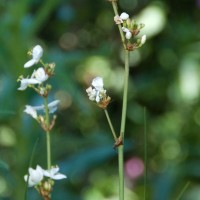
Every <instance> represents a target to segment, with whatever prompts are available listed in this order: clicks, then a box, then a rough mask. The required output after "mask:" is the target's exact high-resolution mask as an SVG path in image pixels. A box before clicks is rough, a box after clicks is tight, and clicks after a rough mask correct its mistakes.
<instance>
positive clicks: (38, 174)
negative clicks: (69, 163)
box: [24, 165, 67, 187]
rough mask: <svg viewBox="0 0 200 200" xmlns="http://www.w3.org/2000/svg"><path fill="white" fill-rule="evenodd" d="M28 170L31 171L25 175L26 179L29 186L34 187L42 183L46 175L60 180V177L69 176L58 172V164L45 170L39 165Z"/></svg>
mask: <svg viewBox="0 0 200 200" xmlns="http://www.w3.org/2000/svg"><path fill="white" fill-rule="evenodd" d="M28 171H29V174H28V175H27V174H26V175H25V176H24V180H25V181H26V182H28V186H29V187H33V186H36V185H38V184H40V183H41V182H42V181H43V180H44V178H45V177H47V178H50V179H53V180H60V179H64V178H67V177H66V176H65V175H64V174H60V173H59V172H58V171H59V167H58V166H55V167H52V168H51V169H49V170H44V169H42V167H40V166H39V165H37V167H36V169H33V168H29V169H28Z"/></svg>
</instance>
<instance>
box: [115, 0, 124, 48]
mask: <svg viewBox="0 0 200 200" xmlns="http://www.w3.org/2000/svg"><path fill="white" fill-rule="evenodd" d="M112 7H113V10H114V13H115V16H116V15H119V14H118V10H117V3H116V1H112ZM118 28H119V33H120V36H121V41H122V44H123V47H124V49H125V50H126V44H125V37H124V33H123V31H122V26H121V24H118Z"/></svg>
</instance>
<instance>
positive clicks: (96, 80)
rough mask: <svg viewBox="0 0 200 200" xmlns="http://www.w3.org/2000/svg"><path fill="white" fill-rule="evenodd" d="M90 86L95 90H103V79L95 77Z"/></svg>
mask: <svg viewBox="0 0 200 200" xmlns="http://www.w3.org/2000/svg"><path fill="white" fill-rule="evenodd" d="M92 86H94V88H95V89H96V90H99V91H101V90H103V78H101V77H96V78H94V79H93V80H92Z"/></svg>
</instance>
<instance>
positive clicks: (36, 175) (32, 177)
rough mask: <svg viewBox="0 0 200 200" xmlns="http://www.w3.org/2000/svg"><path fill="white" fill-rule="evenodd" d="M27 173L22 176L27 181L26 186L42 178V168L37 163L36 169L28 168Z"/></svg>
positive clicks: (32, 184) (34, 183) (30, 185)
mask: <svg viewBox="0 0 200 200" xmlns="http://www.w3.org/2000/svg"><path fill="white" fill-rule="evenodd" d="M28 171H29V175H25V176H24V180H25V181H26V182H27V181H28V186H29V187H32V186H35V185H37V184H38V183H40V182H41V181H42V179H43V169H42V168H41V167H40V166H39V165H37V167H36V169H32V168H29V170H28Z"/></svg>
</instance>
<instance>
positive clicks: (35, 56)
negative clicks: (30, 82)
mask: <svg viewBox="0 0 200 200" xmlns="http://www.w3.org/2000/svg"><path fill="white" fill-rule="evenodd" d="M42 55H43V49H42V47H41V46H40V45H36V46H35V47H34V48H33V50H32V59H31V60H29V61H28V62H26V63H25V64H24V67H25V68H28V67H31V66H33V65H34V64H37V63H38V62H39V60H40V58H41V57H42Z"/></svg>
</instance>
